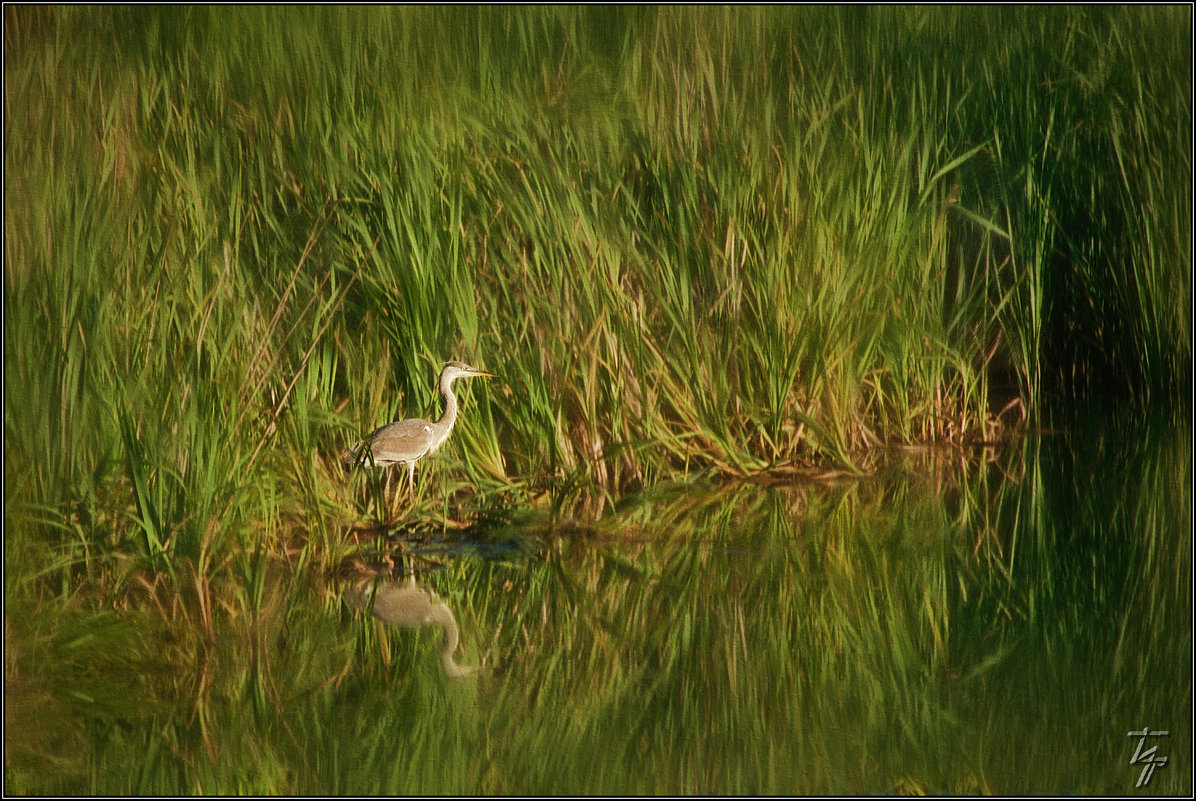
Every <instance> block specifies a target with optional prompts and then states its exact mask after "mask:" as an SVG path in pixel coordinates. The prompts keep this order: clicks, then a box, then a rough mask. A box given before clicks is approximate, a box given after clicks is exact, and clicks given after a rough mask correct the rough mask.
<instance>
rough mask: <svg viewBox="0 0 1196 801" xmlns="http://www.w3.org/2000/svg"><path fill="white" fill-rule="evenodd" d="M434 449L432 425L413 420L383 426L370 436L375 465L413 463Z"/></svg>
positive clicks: (425, 421) (416, 419) (423, 421)
mask: <svg viewBox="0 0 1196 801" xmlns="http://www.w3.org/2000/svg"><path fill="white" fill-rule="evenodd" d="M431 447H432V424H431V423H429V422H428V421H427V420H420V419H419V418H413V419H411V420H400V421H399V422H397V423H391V424H390V425H387V426H382V428H379V429H378V430H377V431H375V432H374V433H373V434H370V448H371V449H372V450H373V452H374V464H378V465H386V464H394V463H395V462H412V461H415V460H416V459H418V458H419V457H421V456H423V455H424V454H425V453H427V452H428V450H429V449H430V448H431Z"/></svg>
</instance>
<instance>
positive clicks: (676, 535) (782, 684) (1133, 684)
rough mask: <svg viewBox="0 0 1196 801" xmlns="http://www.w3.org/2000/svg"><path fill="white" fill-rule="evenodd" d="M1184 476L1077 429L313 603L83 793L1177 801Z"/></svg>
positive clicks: (1158, 430)
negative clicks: (1171, 799) (1150, 800)
mask: <svg viewBox="0 0 1196 801" xmlns="http://www.w3.org/2000/svg"><path fill="white" fill-rule="evenodd" d="M1190 456H1191V441H1190V430H1189V429H1188V428H1187V426H1186V425H1180V426H1178V427H1177V426H1175V425H1166V424H1159V425H1152V424H1142V425H1138V426H1131V427H1126V428H1122V429H1121V430H1118V431H1113V430H1111V429H1109V428H1108V427H1107V426H1098V427H1096V428H1087V429H1079V428H1075V429H1072V433H1066V434H1060V435H1056V436H1046V437H1036V438H1031V439H1027V440H1024V441H1021V442H1018V443H1015V444H1014V445H1012V446H1009V447H1007V448H1005V449H1004V450H1002V451H1001V452H1000V453H999V454H996V455H991V457H990V458H986V457H985V456H984V455H982V454H968V455H966V456H961V455H960V454H959V453H958V452H947V453H939V454H936V455H934V456H933V457H931V456H928V455H925V454H924V455H921V456H917V457H914V456H911V457H910V458H908V459H906V460H904V461H902V460H895V463H894V466H893V467H892V469H890V470H887V471H885V473H884V475H882V476H878V477H876V478H870V479H867V480H864V481H853V482H848V483H843V484H839V485H836V486H832V487H823V486H817V487H811V486H800V487H781V488H776V487H773V488H765V487H761V486H757V485H753V484H741V485H735V486H730V487H727V486H710V485H706V486H668V487H659V488H655V489H652V490H649V491H647V492H644V493H642V494H641V495H639V496H637V497H636V498H634V499H629V500H628V501H625V502H624V503H623V504H622V505H621V506H620V507H619V508H618V509H617V510H616V511H615V513H613V514H611V515H609V516H608V517H607V518H606V519H604V520H603V521H601V522H600V523H599V524H597V525H595V526H592V527H576V526H575V527H569V528H561V527H558V528H556V529H555V530H554V531H552V532H549V533H545V530H544V528H543V527H540V528H539V529H534V528H533V527H529V526H528V525H526V524H525V523H523V522H521V521H517V520H511V521H508V522H507V523H506V524H504V525H502V526H495V527H493V528H492V529H490V530H489V531H488V532H486V533H485V534H483V535H480V536H479V537H478V538H477V540H476V541H475V542H470V543H466V544H464V545H462V544H460V543H454V544H452V545H451V547H450V546H448V545H442V546H439V547H436V546H433V547H432V548H431V549H430V550H433V551H437V553H436V554H433V555H434V556H437V557H438V561H439V562H441V563H443V564H445V565H446V566H445V567H443V568H441V569H436V570H429V569H426V567H425V568H423V569H421V570H419V571H418V573H419V575H417V576H416V577H415V578H414V579H412V578H409V577H408V578H403V579H401V580H400V581H397V582H394V583H391V584H388V583H385V582H384V583H382V584H381V585H373V586H372V587H370V590H371V591H370V592H369V593H366V592H364V591H363V589H362V587H361V586H358V587H353V586H349V585H345V586H338V587H333V588H329V587H328V586H327V584H326V582H324V581H321V580H317V579H316V578H314V577H312V578H311V579H310V580H308V581H306V584H305V585H304V586H306V588H307V589H306V591H300V592H297V593H295V597H294V601H293V604H292V608H291V609H289V610H288V611H287V613H286V614H285V615H282V616H281V619H280V620H279V621H278V622H277V623H276V624H271V628H272V629H273V630H272V631H271V632H269V635H268V636H267V637H266V638H265V640H264V643H263V646H262V648H261V651H260V653H255V654H254V655H252V658H250V655H246V654H244V653H238V652H236V649H235V648H232V647H230V648H229V652H228V653H225V654H223V655H222V656H221V657H220V658H219V659H217V660H216V662H217V664H216V665H215V666H211V665H209V666H208V667H207V668H206V670H207V673H206V674H205V678H204V680H203V682H202V683H203V686H204V687H205V688H206V689H205V690H204V691H203V692H201V693H197V695H196V697H194V698H189V699H184V700H181V701H180V703H179V706H178V708H177V710H174V711H173V712H166V713H164V714H162V715H154V716H151V717H149V718H147V719H146V720H145V721H144V724H143V725H142V724H138V725H137V726H135V727H133V728H132V729H129V728H128V727H126V728H125V729H122V730H119V731H115V730H114V731H107V732H104V733H103V734H102V736H100V735H99V734H97V736H96V738H95V740H94V752H93V755H92V757H93V764H94V765H95V766H96V768H95V772H94V774H93V778H92V790H93V791H96V792H133V793H146V792H152V793H158V792H165V793H194V792H208V793H213V792H221V793H241V792H253V791H266V792H290V793H298V794H364V795H375V794H445V793H460V794H477V793H481V794H496V793H514V794H530V795H540V794H573V793H587V794H595V793H598V794H621V793H632V794H638V793H713V794H726V793H737V794H755V793H765V794H772V793H782V794H809V793H813V794H837V793H865V794H871V793H892V792H929V793H937V792H957V793H1046V794H1057V793H1098V794H1099V793H1118V794H1119V793H1128V794H1162V793H1170V794H1185V795H1186V794H1190V793H1191V792H1192V787H1191V765H1190V764H1189V757H1190V754H1191V730H1190V722H1191V712H1192V692H1191V691H1192V687H1191V676H1192V663H1191V648H1192V636H1191V631H1192V629H1191V607H1192V594H1191V562H1190V531H1191V505H1190V495H1189V484H1190V479H1191V466H1190ZM427 555H428V554H427V553H425V554H424V556H427ZM419 564H424V565H426V562H420V563H419ZM379 587H381V590H379ZM374 592H377V593H378V595H377V596H376V598H375V600H374V606H373V607H372V609H373V611H374V616H373V617H371V616H370V615H369V614H368V613H366V612H365V611H363V607H364V608H365V609H370V608H371V606H370V598H374V597H375V596H373V593H374ZM387 593H390V600H387V601H382V600H380V599H382V598H383V597H385V596H386V595H387ZM388 614H389V617H388ZM450 618H451V628H452V632H451V633H450V634H448V639H452V638H453V637H459V640H460V643H459V645H454V646H453V647H451V648H447V647H446V646H447V645H449V644H450V643H449V641H448V639H446V632H448V631H449V628H450V623H449V622H448V621H449V619H450ZM442 652H443V653H442ZM454 667H455V668H457V669H456V670H454ZM475 667H480V669H479V670H473V669H472V668H475ZM1146 729H1149V730H1150V732H1152V733H1153V732H1160V731H1165V732H1167V734H1166V735H1160V736H1157V737H1155V736H1153V735H1152V736H1151V737H1150V738H1149V739H1148V738H1145V737H1131V736H1129V733H1130V732H1134V731H1144V730H1146ZM1140 742H1145V743H1146V748H1150V747H1151V746H1157V749H1156V750H1155V751H1154V752H1153V754H1154V758H1155V759H1161V758H1163V757H1165V758H1166V759H1167V762H1166V764H1161V763H1159V762H1149V761H1145V758H1144V757H1143V756H1142V753H1143V752H1145V749H1143V751H1142V752H1136V749H1137V746H1138V744H1139V743H1140ZM1136 754H1137V756H1138V757H1139V759H1138V762H1137V763H1136V764H1131V763H1132V762H1133V760H1134V758H1135V756H1136ZM130 760H132V764H130ZM1139 784H1141V785H1142V786H1136V785H1139Z"/></svg>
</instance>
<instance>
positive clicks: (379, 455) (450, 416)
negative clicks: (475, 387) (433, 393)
mask: <svg viewBox="0 0 1196 801" xmlns="http://www.w3.org/2000/svg"><path fill="white" fill-rule="evenodd" d="M493 377H494V373H488V372H486V371H485V370H479V369H478V368H476V367H470V366H469V365H468V364H464V363H462V362H447V363H446V364H445V365H444V369H443V370H441V371H440V378H439V379H438V380H437V382H436V387H437V389H438V390H439V391H440V397H441V398H442V399H443V400H444V413H443V414H441V415H440V419H439V420H435V421H433V420H424V419H422V418H419V417H413V418H410V419H408V420H399V421H398V422H395V423H390V424H389V425H384V426H382V427H381V428H379V429H377V430H375V431H374V433H372V434H370V435H369V437H367V438H366V439H365V440H364V441H362V442H358V443H357V444H356V445H354V446H353V447H352V448H350V449H349V450H348V451H347V452H346V453H345V455H344V456H343V457H342V458H341V461H342V462H343V463H344V464H345V466H346V467H352V466H353V465H354V464H357V463H359V462H365V463H367V464H369V463H371V462H370V459H371V457H372V459H373V461H372V463H373V464H374V465H377V466H378V467H389V466H391V465H395V464H405V465H407V485H408V487H410V488H411V491H412V492H414V490H415V463H416V462H418V461H419V460H420V459H422V458H423V457H424V456H426V455H427V454H429V453H431V452H432V451H434V450H436V449H437V448H439V447H440V446H441V445H442V444H444V441H445V440H446V439H448V436H449V433H450V432H452V430H453V423H455V422H456V421H457V396H455V395H454V394H453V382H454V381H455V380H457V379H458V378H493Z"/></svg>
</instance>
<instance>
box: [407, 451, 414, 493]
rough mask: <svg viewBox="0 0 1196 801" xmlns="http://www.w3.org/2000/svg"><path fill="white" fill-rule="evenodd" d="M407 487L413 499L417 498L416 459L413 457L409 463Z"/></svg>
mask: <svg viewBox="0 0 1196 801" xmlns="http://www.w3.org/2000/svg"><path fill="white" fill-rule="evenodd" d="M407 489H408V491H409V492H410V493H411V497H412V499H414V498H415V460H414V459H412V460H411V461H410V462H408V463H407Z"/></svg>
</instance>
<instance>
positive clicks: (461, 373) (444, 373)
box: [440, 362, 495, 382]
mask: <svg viewBox="0 0 1196 801" xmlns="http://www.w3.org/2000/svg"><path fill="white" fill-rule="evenodd" d="M440 378H441V379H442V380H444V381H450V382H451V381H453V380H454V379H457V378H495V375H494V373H488V372H486V371H485V370H479V369H478V368H476V367H470V366H469V365H468V364H465V363H464V362H445V365H444V369H443V370H441V371H440Z"/></svg>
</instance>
